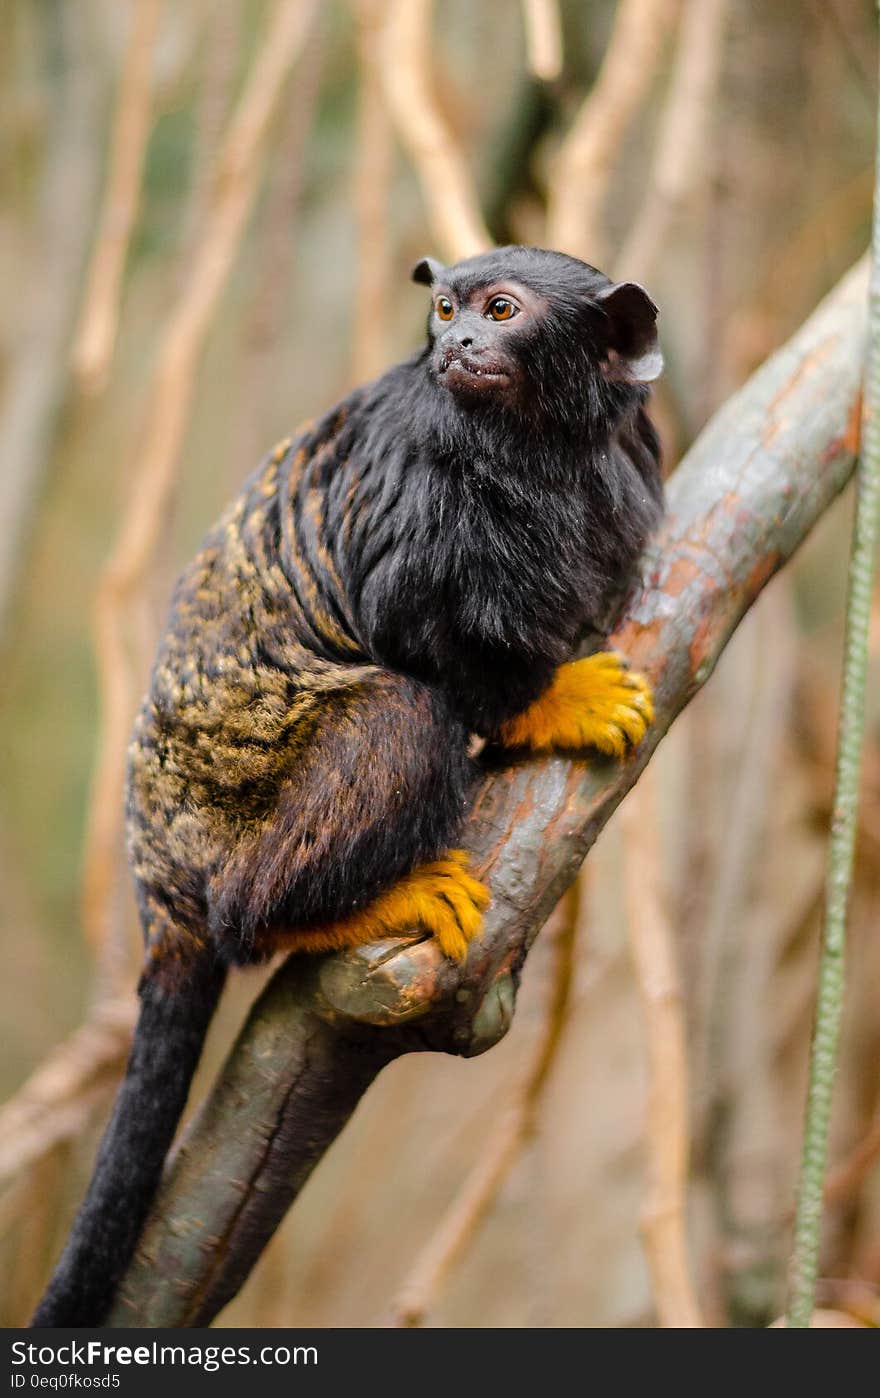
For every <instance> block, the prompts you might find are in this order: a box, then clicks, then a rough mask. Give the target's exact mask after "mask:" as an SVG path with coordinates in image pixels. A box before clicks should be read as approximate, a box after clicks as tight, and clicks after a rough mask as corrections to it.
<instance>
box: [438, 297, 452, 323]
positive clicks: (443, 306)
mask: <svg viewBox="0 0 880 1398" xmlns="http://www.w3.org/2000/svg"><path fill="white" fill-rule="evenodd" d="M434 309H435V310H436V312H437V314H438V316H439V317H440V319H441V320H452V317H453V316H454V315H455V307H454V306H453V304H452V302H451V301H450V299H449V297H448V296H438V297H437V304H436V306H435V308H434Z"/></svg>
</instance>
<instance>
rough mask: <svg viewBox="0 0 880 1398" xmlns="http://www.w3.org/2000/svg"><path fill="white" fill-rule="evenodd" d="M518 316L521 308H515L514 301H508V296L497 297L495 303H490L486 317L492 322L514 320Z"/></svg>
mask: <svg viewBox="0 0 880 1398" xmlns="http://www.w3.org/2000/svg"><path fill="white" fill-rule="evenodd" d="M518 314H519V307H518V306H515V305H514V304H513V302H512V301H508V299H507V297H506V296H496V297H495V299H494V300H493V301H490V302H489V305H488V308H487V310H486V315H487V316H489V317H490V319H491V320H512V319H513V317H514V316H515V315H518Z"/></svg>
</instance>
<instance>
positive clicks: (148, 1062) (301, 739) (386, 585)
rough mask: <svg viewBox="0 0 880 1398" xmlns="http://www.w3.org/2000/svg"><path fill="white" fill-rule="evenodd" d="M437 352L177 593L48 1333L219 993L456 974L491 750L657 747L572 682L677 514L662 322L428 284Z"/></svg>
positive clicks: (630, 301)
mask: <svg viewBox="0 0 880 1398" xmlns="http://www.w3.org/2000/svg"><path fill="white" fill-rule="evenodd" d="M413 277H414V280H415V281H417V282H419V283H421V284H423V285H425V286H427V287H429V288H430V292H431V309H430V314H429V317H428V339H427V344H426V345H425V347H424V348H423V349H422V350H420V351H419V353H417V354H416V355H414V356H413V357H412V358H410V359H407V360H406V361H405V362H404V363H402V364H398V365H396V366H395V367H394V368H392V369H390V370H389V371H388V372H387V373H386V374H383V375H382V377H381V378H379V379H377V380H376V381H375V382H374V383H370V384H368V385H367V386H366V387H364V388H359V389H356V390H355V391H354V392H353V393H351V394H350V395H349V396H348V397H347V398H346V399H344V401H343V402H341V403H340V404H339V405H338V406H337V407H335V408H333V409H332V411H330V412H329V413H327V414H326V416H324V417H323V418H322V419H321V420H320V422H318V423H317V425H315V426H310V427H308V428H306V429H305V430H303V431H301V432H300V433H298V435H296V436H295V437H293V438H292V439H291V440H290V441H287V442H284V443H282V444H281V445H280V446H278V447H277V448H276V449H275V451H273V452H272V453H271V454H270V455H269V456H268V457H267V459H266V460H265V461H264V462H263V464H262V465H261V466H260V467H259V469H258V470H257V471H256V472H255V474H254V475H252V476H251V477H250V479H249V480H248V481H247V482H246V484H245V486H244V488H243V490H242V492H241V494H240V495H239V496H238V498H237V500H236V501H235V502H234V503H233V504H232V506H231V507H230V508H229V509H228V510H227V512H226V514H225V515H224V516H223V518H222V519H221V520H220V522H219V524H218V525H217V526H216V528H214V529H213V530H212V531H211V532H210V534H209V535H208V537H207V539H206V541H205V543H204V546H203V548H202V550H201V552H200V553H199V554H198V556H197V557H196V558H195V560H194V561H193V562H192V563H191V564H190V566H189V567H188V568H187V570H186V572H185V573H184V574H183V576H182V578H181V579H180V581H179V583H178V585H177V588H176V591H175V594H174V598H173V603H172V607H171V615H170V619H169V622H168V626H167V629H166V631H165V633H164V636H163V637H162V640H161V643H160V645H159V650H158V654H157V656H156V661H155V665H154V668H153V672H152V678H151V682H150V689H149V693H148V694H147V697H146V699H145V701H144V704H143V707H142V708H141V711H140V714H139V716H138V719H137V723H136V727H135V731H134V737H133V740H132V743H131V748H130V752H129V761H128V796H127V813H128V841H129V851H130V858H131V866H132V870H133V873H134V879H135V884H136V889H137V900H138V906H139V910H140V916H141V920H142V923H143V931H144V939H145V947H146V952H145V960H144V966H143V974H142V977H141V981H140V1000H141V1010H140V1018H139V1021H138V1025H137V1029H136V1031H135V1036H134V1043H133V1046H132V1050H131V1058H130V1061H129V1064H128V1069H127V1072H126V1076H125V1079H124V1081H123V1084H122V1087H121V1089H120V1092H119V1095H118V1098H117V1101H116V1105H115V1108H114V1111H113V1115H112V1118H111V1121H110V1124H109V1126H108V1128H107V1132H106V1134H105V1136H104V1139H103V1142H102V1144H101V1148H100V1151H99V1154H98V1160H97V1165H96V1167H95V1173H94V1177H93V1179H92V1182H91V1185H90V1186H89V1190H88V1193H87V1195H86V1198H85V1201H84V1203H83V1205H82V1207H81V1209H80V1211H79V1214H78V1216H77V1218H76V1221H75V1223H74V1226H73V1230H72V1232H71V1235H70V1238H69V1241H68V1243H67V1246H66V1248H65V1250H64V1253H63V1256H62V1257H61V1260H60V1262H59V1264H58V1267H57V1269H56V1271H55V1274H54V1276H53V1278H52V1280H51V1283H50V1285H49V1288H48V1290H47V1292H46V1295H45V1297H44V1298H43V1301H42V1302H41V1304H40V1306H39V1309H38V1310H37V1313H36V1316H35V1318H34V1324H35V1325H39V1326H50V1325H58V1326H61V1325H76V1326H82V1325H94V1324H99V1323H100V1322H101V1320H102V1319H103V1318H104V1316H105V1314H106V1312H107V1309H108V1307H109V1304H110V1301H111V1299H112V1296H113V1293H114V1289H115V1287H116V1285H117V1282H118V1281H119V1279H120V1277H121V1275H122V1273H123V1271H124V1269H125V1267H126V1265H127V1263H128V1261H129V1259H130V1257H131V1255H132V1252H133V1250H134V1247H135V1244H136V1242H137V1239H138V1235H139V1234H140V1231H141V1228H142V1226H143V1223H144V1220H145V1217H146V1214H147V1210H148V1208H149V1205H150V1202H151V1200H152V1198H153V1195H154V1193H155V1190H156V1187H157V1184H158V1181H159V1177H160V1173H161V1169H162V1163H163V1160H164V1158H165V1155H166V1152H167V1150H168V1147H169V1145H170V1143H171V1139H172V1137H173V1134H174V1130H175V1127H176V1125H177V1122H178V1119H179V1117H180V1114H181V1112H182V1110H183V1107H184V1105H185V1102H186V1097H187V1093H188V1090H189V1085H190V1080H191V1078H192V1074H193V1072H194V1070H195V1067H196V1064H197V1062H198V1058H199V1054H200V1052H201V1047H202V1042H203V1039H204V1036H205V1033H206V1030H207V1026H208V1022H209V1020H210V1018H211V1015H212V1013H213V1011H214V1008H215V1006H216V1004H217V1000H218V997H219V995H220V992H221V989H222V986H223V983H224V980H225V977H226V973H227V969H228V967H229V966H230V965H248V964H250V963H252V962H259V961H265V960H266V958H268V957H270V956H272V955H273V954H274V953H275V952H277V951H279V950H281V949H287V950H290V951H306V952H321V951H326V950H328V949H331V948H335V947H346V946H353V945H356V944H358V943H362V942H366V941H370V940H373V939H376V938H381V937H387V936H389V935H391V934H394V933H404V932H407V931H411V930H412V929H414V928H417V927H420V928H422V929H423V930H424V931H425V932H426V933H429V934H432V935H433V936H434V937H435V938H436V940H437V943H438V945H439V947H440V948H441V950H442V951H443V953H444V954H445V955H447V956H449V957H453V958H456V959H461V958H463V957H464V955H465V953H466V950H467V945H468V941H469V940H470V939H471V938H472V937H474V936H475V935H476V934H477V933H478V932H479V928H480V923H481V918H482V913H483V911H484V909H485V907H486V904H487V901H488V893H487V890H486V888H485V887H484V885H483V884H481V883H480V882H479V881H478V880H477V879H476V878H475V877H474V876H473V874H472V873H471V872H469V869H468V861H467V857H466V855H465V854H464V852H463V851H462V850H461V849H459V848H457V847H456V846H457V842H458V841H459V838H460V834H461V830H462V825H463V822H464V819H465V816H466V814H467V810H468V803H469V795H470V791H471V787H472V783H473V779H474V776H475V773H476V770H477V769H476V766H475V763H474V760H473V759H472V757H471V756H469V751H470V747H469V745H470V740H471V737H472V735H475V734H476V735H479V736H480V737H482V738H484V739H486V740H488V742H490V743H493V744H500V745H503V746H508V747H521V746H526V747H528V746H532V747H534V748H537V749H543V750H546V749H550V748H553V747H559V748H565V749H582V748H584V747H588V746H592V747H595V748H598V749H599V750H601V751H602V752H605V753H610V754H614V755H620V754H621V753H623V751H624V750H625V748H626V747H627V745H628V744H635V743H638V742H639V740H640V739H641V737H642V736H643V734H644V732H645V729H646V727H647V725H648V723H649V722H650V720H651V717H652V711H651V696H650V693H649V690H648V687H647V685H646V684H645V683H644V681H643V680H642V679H641V678H640V677H639V676H637V675H635V674H632V673H630V672H628V670H627V668H626V666H625V663H624V662H623V661H622V660H621V658H620V657H618V656H615V655H612V654H608V653H604V652H600V653H597V654H595V655H592V656H589V657H588V658H585V659H580V660H572V658H571V657H572V656H573V654H574V651H575V648H576V646H577V643H578V641H579V638H580V637H581V636H582V635H583V634H584V632H585V631H587V630H589V629H590V628H591V627H593V628H595V627H597V626H601V624H602V622H603V621H604V620H605V619H606V617H607V615H608V611H609V608H610V607H611V606H612V605H613V604H614V602H615V600H616V599H619V598H620V596H621V594H622V593H623V592H624V591H625V589H626V587H627V585H628V584H629V583H630V581H631V580H632V576H633V571H634V568H635V565H636V563H637V560H638V558H639V554H640V552H641V550H642V548H643V545H644V544H645V541H646V539H647V537H648V535H649V533H650V531H651V530H652V529H653V528H654V526H655V525H656V524H657V522H658V520H659V517H660V514H661V511H662V486H661V477H660V470H659V460H658V458H659V452H658V443H657V438H656V435H655V432H654V430H653V428H652V426H651V423H650V421H649V419H648V417H647V415H646V412H645V400H646V397H647V394H648V389H647V388H646V387H645V385H646V384H647V383H648V382H649V381H650V380H651V379H653V378H655V377H656V375H657V374H658V373H659V372H660V369H661V367H662V359H661V355H660V351H659V349H658V344H657V331H656V318H657V308H656V306H655V305H654V303H653V302H652V301H651V299H650V297H649V296H648V295H647V293H646V292H645V291H644V290H643V289H642V288H641V287H640V286H637V285H635V284H634V283H631V282H625V283H622V284H615V283H613V282H611V281H610V280H609V279H608V278H607V277H605V276H603V275H602V273H601V272H598V271H596V269H595V268H593V267H590V266H588V265H587V264H585V263H583V262H579V261H577V260H576V259H575V258H572V257H566V256H563V255H562V254H560V253H556V252H547V251H540V250H537V249H534V248H524V247H504V248H498V249H496V250H494V251H493V252H489V253H486V254H484V255H482V256H479V257H473V258H470V259H468V260H467V261H465V262H461V263H458V264H457V265H456V266H453V267H444V266H442V265H440V264H439V263H438V262H435V261H433V260H432V259H430V258H428V259H425V260H424V261H422V262H420V263H419V264H418V266H417V267H416V268H415V271H414V273H413Z"/></svg>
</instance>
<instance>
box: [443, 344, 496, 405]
mask: <svg viewBox="0 0 880 1398" xmlns="http://www.w3.org/2000/svg"><path fill="white" fill-rule="evenodd" d="M437 378H438V380H439V382H440V383H441V384H442V385H443V387H444V388H448V389H449V391H450V393H453V394H454V395H455V396H456V397H457V398H469V399H475V398H482V397H484V396H490V395H497V394H498V392H499V390H501V389H504V388H505V387H506V386H507V384H508V383H509V382H510V374H509V373H508V371H507V369H506V368H505V366H504V364H503V362H502V361H501V360H500V359H499V358H498V357H497V356H495V355H488V354H483V353H480V352H479V351H473V350H471V351H468V350H466V349H465V348H464V347H463V346H462V345H456V344H451V345H445V346H444V347H443V348H442V349H441V350H440V354H439V356H438V358H437Z"/></svg>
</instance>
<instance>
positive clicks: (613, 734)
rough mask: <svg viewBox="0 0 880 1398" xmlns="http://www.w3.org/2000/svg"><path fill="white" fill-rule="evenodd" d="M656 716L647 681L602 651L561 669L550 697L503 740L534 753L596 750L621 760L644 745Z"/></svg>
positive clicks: (515, 722) (509, 727) (511, 724)
mask: <svg viewBox="0 0 880 1398" xmlns="http://www.w3.org/2000/svg"><path fill="white" fill-rule="evenodd" d="M653 717H654V703H653V699H652V697H651V688H650V685H649V684H648V682H647V680H646V679H644V678H643V676H642V675H639V674H637V673H636V672H635V671H633V670H629V669H628V668H627V664H626V660H625V659H624V657H623V656H621V655H618V654H616V653H615V652H614V651H600V652H598V653H597V654H596V655H588V656H587V657H586V658H585V659H584V660H572V661H571V662H570V663H569V664H567V665H562V666H560V668H559V669H558V670H557V672H556V678H555V679H554V681H553V683H552V685H551V686H550V688H549V689H548V690H547V691H546V693H544V694H542V695H541V697H540V699H537V700H536V701H535V703H534V704H531V705H530V706H529V708H528V709H526V710H525V711H524V712H523V713H521V714H517V715H516V717H515V718H512V719H509V720H508V721H507V723H505V724H504V726H503V728H502V730H501V741H502V743H503V745H504V746H505V747H510V748H513V747H530V748H532V749H533V750H534V751H535V752H549V751H551V750H552V749H554V748H556V749H564V750H574V751H577V750H579V749H583V748H587V747H592V748H598V750H599V751H600V752H604V753H607V754H608V755H609V756H611V757H623V755H624V753H625V752H626V750H627V748H628V747H636V746H637V745H638V744H639V743H640V742H641V741H642V738H643V737H644V736H645V733H646V732H647V730H648V726H649V724H650V723H651V721H652V720H653Z"/></svg>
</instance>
